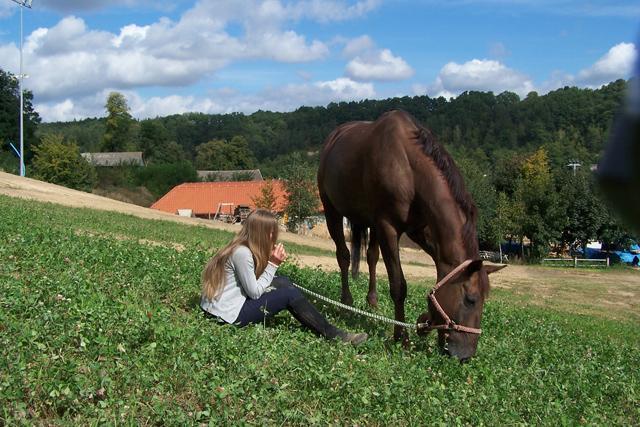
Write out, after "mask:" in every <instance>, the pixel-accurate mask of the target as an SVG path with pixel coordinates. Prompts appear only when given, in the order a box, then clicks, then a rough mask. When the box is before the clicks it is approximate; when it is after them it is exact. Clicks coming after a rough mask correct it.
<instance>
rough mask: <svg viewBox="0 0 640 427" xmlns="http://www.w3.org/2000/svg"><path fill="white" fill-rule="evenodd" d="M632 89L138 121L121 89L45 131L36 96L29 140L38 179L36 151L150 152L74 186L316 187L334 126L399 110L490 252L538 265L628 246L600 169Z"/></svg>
mask: <svg viewBox="0 0 640 427" xmlns="http://www.w3.org/2000/svg"><path fill="white" fill-rule="evenodd" d="M7 76H8V74H7V73H4V72H2V71H1V70H0V85H1V86H0V96H1V97H2V98H0V102H1V103H2V106H3V107H2V109H1V110H0V138H2V139H3V142H2V150H0V168H3V169H5V170H10V169H11V167H12V166H11V165H12V164H16V162H15V159H13V158H12V156H11V153H10V152H9V148H8V144H6V142H7V141H16V139H17V138H16V137H17V135H16V130H17V129H16V126H15V123H16V120H15V117H13V116H12V115H13V114H14V113H13V111H15V112H16V113H15V114H17V108H16V109H15V110H13V108H11V105H13V104H14V103H15V96H16V95H17V88H15V87H13V86H12V84H13V83H12V82H13V81H14V80H15V79H13V80H12V79H10V78H8V77H7ZM9 77H10V76H9ZM626 87H627V82H625V81H624V80H618V81H615V82H612V83H610V84H608V85H606V86H603V87H602V88H600V89H595V90H594V89H580V88H576V87H565V88H562V89H558V90H555V91H552V92H549V93H547V94H545V95H539V94H537V93H536V92H531V93H529V94H528V95H527V96H526V97H525V98H524V99H521V98H520V97H519V96H518V95H517V94H515V93H511V92H503V93H501V94H498V95H496V94H494V93H492V92H464V93H462V94H461V95H459V96H458V97H456V98H451V99H445V98H442V97H440V98H430V97H428V96H414V97H408V96H406V97H400V98H389V99H384V100H364V101H357V102H355V101H354V102H340V103H331V104H329V105H327V106H324V107H300V108H298V109H297V110H295V111H292V112H283V113H281V112H269V111H257V112H255V113H253V114H242V113H232V114H203V113H185V114H176V115H171V116H167V117H157V118H153V119H145V120H136V119H134V118H132V117H131V115H130V113H129V108H128V106H127V103H126V99H125V98H124V96H123V95H121V94H119V93H117V92H115V93H112V94H110V95H109V98H108V99H107V100H106V113H107V116H106V117H104V118H90V119H85V120H78V121H72V122H56V123H40V120H39V117H38V114H37V112H35V111H33V107H32V106H31V101H32V94H30V93H28V94H27V96H26V98H25V99H26V100H27V102H26V107H27V109H28V111H29V112H30V113H29V114H28V115H27V119H26V120H27V122H28V123H27V125H26V129H27V131H26V133H25V135H26V136H25V141H26V146H27V147H28V154H27V158H28V161H29V162H30V163H35V164H33V165H31V166H33V168H32V169H34V168H35V172H36V173H37V171H38V168H39V167H40V168H41V169H42V170H44V169H43V168H45V166H42V165H44V164H45V163H46V162H44V161H43V160H40V163H38V153H40V158H41V159H45V154H47V153H48V154H49V157H51V156H54V157H56V156H58V157H60V156H63V155H66V156H67V158H68V159H69V162H71V163H70V164H72V163H73V159H77V158H78V157H79V153H80V152H98V151H142V152H143V153H144V156H145V160H146V162H147V166H146V167H144V168H133V167H132V168H120V169H116V170H106V168H98V169H99V170H97V171H92V170H90V169H86V165H83V166H82V167H79V168H77V169H78V170H79V171H80V172H79V173H78V174H77V175H78V176H77V180H78V184H73V185H72V186H74V185H75V186H76V187H78V188H83V189H85V190H91V189H92V188H95V187H96V186H97V187H105V186H111V187H133V186H138V187H140V186H141V187H143V188H146V189H148V190H149V191H150V193H151V195H152V196H150V197H155V198H157V197H159V196H161V195H162V194H164V192H166V191H168V190H169V189H170V188H171V187H172V186H174V185H177V184H179V183H181V182H186V181H194V180H196V179H197V176H196V173H195V171H196V169H198V170H201V169H205V170H236V169H249V168H259V169H261V171H262V174H263V175H264V176H265V177H267V178H269V177H271V178H282V179H285V180H287V179H290V181H301V180H306V181H307V182H308V183H312V182H313V179H314V175H315V170H316V169H317V162H318V152H319V150H320V148H321V147H322V144H323V142H324V139H325V138H326V137H327V135H328V134H329V133H330V132H331V131H332V130H333V129H334V128H335V127H336V126H337V125H339V124H341V123H345V122H348V121H353V120H375V119H376V118H377V117H378V116H380V115H381V114H382V113H384V112H386V111H389V110H393V109H402V110H405V111H407V112H409V113H410V114H412V115H413V116H414V117H416V119H417V120H418V121H419V122H421V123H422V124H423V125H424V126H426V127H427V128H429V129H430V130H431V131H432V132H433V133H434V134H435V135H436V137H437V139H438V141H439V142H440V143H442V144H443V145H444V146H445V147H446V149H447V150H448V151H449V152H450V153H451V154H452V156H453V158H454V159H455V161H456V163H457V165H458V167H459V168H460V169H461V172H462V174H463V176H464V178H465V182H466V185H467V189H468V190H469V192H470V193H471V194H472V196H473V198H474V200H475V202H476V204H477V206H478V209H479V223H478V234H479V238H480V242H481V246H482V247H483V248H486V249H495V248H497V247H498V245H499V242H501V241H505V240H506V241H511V242H512V243H515V242H519V243H520V245H519V248H520V250H519V255H521V256H524V257H526V258H539V257H542V256H545V255H546V254H547V253H548V252H549V248H550V247H551V248H552V249H553V250H556V251H558V252H561V251H566V250H572V249H580V248H584V246H585V245H586V244H587V242H588V241H591V240H600V241H603V242H605V245H609V246H620V245H625V244H627V242H628V241H629V240H630V239H631V237H632V236H630V235H629V233H628V232H627V231H626V229H625V227H624V226H623V225H621V224H620V223H619V221H618V220H617V219H616V217H615V215H614V214H613V213H612V212H611V211H610V210H609V208H608V207H607V205H606V204H605V203H604V202H603V200H602V197H601V195H600V194H599V190H598V188H597V185H596V182H595V179H594V173H593V169H594V168H595V165H597V162H598V159H599V156H600V155H601V153H602V150H603V147H604V144H605V143H606V140H607V137H608V134H609V130H610V128H611V125H612V123H613V119H614V116H615V114H616V112H617V110H618V109H619V108H620V105H621V103H622V100H623V98H624V94H625V91H626ZM56 144H57V145H56ZM45 147H49V148H47V149H45ZM52 147H57V148H56V149H55V150H53V148H52ZM56 150H57V151H56ZM65 150H66V151H65ZM51 151H53V152H54V154H53V155H51V154H50V153H49V152H51ZM63 152H64V154H62V153H63ZM34 155H35V156H34ZM12 162H13V163H12ZM571 164H573V165H574V166H569V165H571ZM39 165H40V166H39ZM100 169H102V170H100ZM45 175H46V174H45V173H44V172H42V173H41V176H42V177H45ZM45 179H46V177H45ZM525 241H527V242H530V244H529V245H527V247H526V248H525V246H524V245H523V244H522V243H523V242H525Z"/></svg>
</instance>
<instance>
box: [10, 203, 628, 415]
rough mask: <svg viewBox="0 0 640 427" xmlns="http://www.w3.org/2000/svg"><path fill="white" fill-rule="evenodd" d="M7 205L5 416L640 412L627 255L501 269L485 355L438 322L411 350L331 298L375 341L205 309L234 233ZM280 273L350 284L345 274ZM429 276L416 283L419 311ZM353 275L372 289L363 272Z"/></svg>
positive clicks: (414, 306) (333, 288) (325, 286)
mask: <svg viewBox="0 0 640 427" xmlns="http://www.w3.org/2000/svg"><path fill="white" fill-rule="evenodd" d="M0 212H2V214H1V218H2V221H0V259H1V260H2V262H0V425H14V424H21V423H23V424H67V425H73V424H85V425H86V424H95V423H100V422H105V423H109V424H122V423H124V424H132V425H138V424H142V425H149V424H168V425H185V424H200V423H205V424H211V425H224V424H238V423H242V422H246V423H255V424H305V425H309V424H311V425H314V424H321V425H324V424H328V423H331V424H374V425H376V424H377V425H387V424H390V425H406V424H410V425H425V424H443V425H465V424H472V425H483V424H484V425H495V424H522V423H530V424H547V425H558V424H564V425H574V424H599V425H612V424H615V425H637V424H639V423H640V373H639V370H638V366H640V332H639V331H638V326H639V325H640V319H639V318H638V306H637V302H636V301H637V296H638V286H637V280H638V279H637V272H634V271H627V270H617V269H613V270H610V271H606V272H599V271H590V270H589V271H577V272H576V271H574V270H573V269H567V270H563V269H552V268H531V267H517V266H514V267H513V268H512V267H510V268H508V269H506V270H505V274H504V275H501V273H498V274H497V275H496V276H495V278H493V279H492V281H493V283H494V284H495V289H493V290H492V298H491V299H490V301H489V302H488V303H487V305H486V309H485V314H484V319H483V325H482V326H483V329H484V331H485V333H484V334H483V336H482V338H481V341H480V346H479V350H478V356H477V357H476V358H474V359H473V360H472V362H470V363H468V364H465V365H460V364H459V363H457V362H456V361H454V360H451V359H449V358H446V357H443V356H441V355H439V354H438V352H437V350H436V348H435V341H434V339H433V337H429V338H427V339H420V340H417V339H416V340H415V342H414V345H413V348H412V349H411V350H409V351H406V350H403V349H402V348H401V347H400V346H398V345H397V344H396V343H394V342H393V341H392V340H391V338H390V336H391V332H392V331H391V329H390V328H389V327H386V326H384V325H380V324H372V323H368V322H366V321H365V320H363V319H361V318H356V317H352V316H348V315H344V314H343V313H340V312H338V311H336V310H334V309H332V308H328V307H323V310H324V311H325V312H327V313H328V314H329V316H330V317H331V318H332V319H333V320H334V321H335V322H337V323H338V324H339V325H341V326H343V327H348V328H351V329H355V330H366V331H367V332H369V333H370V335H372V339H370V340H369V341H368V342H367V343H366V344H365V345H363V346H362V347H359V348H358V349H354V348H352V347H350V346H347V345H342V344H339V343H336V342H326V341H324V340H322V339H319V338H317V337H315V336H314V335H312V334H311V333H309V332H308V331H305V330H303V329H301V328H300V327H299V326H298V325H297V324H296V322H295V321H292V320H291V319H290V316H289V315H287V314H286V313H285V314H282V315H279V316H277V317H276V318H275V319H273V320H271V321H269V322H268V324H267V325H266V327H265V326H262V325H260V326H255V327H248V328H245V329H237V328H234V327H231V326H219V325H216V324H214V323H213V322H211V321H210V320H208V319H205V318H204V317H203V316H202V314H201V313H200V311H199V309H198V308H197V301H198V293H199V285H198V282H199V275H200V271H201V268H202V266H203V265H204V263H205V262H206V260H207V259H208V257H209V256H210V255H211V254H212V253H213V252H214V251H215V249H216V248H217V247H219V246H220V245H222V244H223V243H224V242H226V241H227V240H228V239H229V237H230V235H229V234H228V233H226V232H223V231H218V230H211V229H207V228H204V227H193V226H186V225H181V224H176V223H170V222H161V221H152V220H143V219H139V218H134V217H130V216H126V215H122V214H115V213H108V212H98V211H91V210H81V209H72V208H65V207H60V206H57V205H50V204H43V203H37V202H31V201H29V202H27V201H22V200H17V199H12V198H9V197H4V196H0ZM289 248H290V250H291V251H292V252H295V253H301V254H304V253H307V254H312V255H324V252H322V253H318V250H317V249H310V248H305V247H302V246H291V245H289ZM283 271H285V272H286V273H287V274H289V275H291V276H292V277H293V278H294V280H296V281H298V282H300V283H302V284H304V285H306V286H308V287H310V288H312V289H315V290H317V291H319V292H321V293H324V294H326V295H329V296H332V297H337V296H338V295H339V277H338V275H337V274H336V273H331V272H321V271H318V270H313V269H304V268H298V267H295V266H293V265H288V266H286V267H284V268H283ZM507 272H508V273H507ZM427 279H428V278H427ZM427 279H425V280H424V281H420V282H414V283H411V285H410V290H409V300H408V304H407V312H408V313H409V316H410V318H412V319H414V318H415V317H416V316H417V314H418V313H419V312H421V311H422V310H424V305H425V302H424V291H423V287H424V286H426V285H428V284H429V283H431V281H430V280H427ZM380 287H381V289H380V294H381V295H383V297H381V298H380V303H381V311H382V312H383V313H385V314H388V315H391V314H392V309H391V305H390V303H389V302H390V301H389V298H387V297H386V294H387V293H388V289H387V287H386V284H385V282H384V281H381V284H380ZM352 289H353V291H354V297H355V299H356V302H357V303H361V302H362V301H364V293H365V292H366V283H365V278H364V277H363V278H361V279H360V280H359V282H358V283H357V284H355V285H354V286H353V287H352Z"/></svg>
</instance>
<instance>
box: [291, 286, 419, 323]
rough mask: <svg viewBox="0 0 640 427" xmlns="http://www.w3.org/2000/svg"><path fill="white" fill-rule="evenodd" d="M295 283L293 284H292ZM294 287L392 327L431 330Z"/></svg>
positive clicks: (301, 287) (303, 288) (300, 287)
mask: <svg viewBox="0 0 640 427" xmlns="http://www.w3.org/2000/svg"><path fill="white" fill-rule="evenodd" d="M292 283H293V282H292ZM293 286H295V287H296V288H298V289H300V290H301V291H303V292H306V293H308V294H309V295H311V296H313V297H316V298H318V299H320V300H322V301H324V302H328V303H329V304H333V305H335V306H336V307H340V308H343V309H345V310H347V311H351V312H353V313H357V314H360V315H362V316H365V317H369V318H371V319H374V320H378V321H380V322H384V323H390V324H392V325H397V326H402V327H403V328H412V329H416V328H430V327H431V324H430V323H429V322H427V323H417V324H416V323H405V322H400V321H399V320H395V319H389V318H388V317H384V316H381V315H379V314H375V313H369V312H368V311H364V310H360V309H359V308H355V307H351V306H350V305H347V304H343V303H341V302H338V301H334V300H332V299H330V298H327V297H325V296H324V295H320V294H318V293H315V292H313V291H311V290H309V289H307V288H305V287H304V286H300V285H298V284H297V283H293Z"/></svg>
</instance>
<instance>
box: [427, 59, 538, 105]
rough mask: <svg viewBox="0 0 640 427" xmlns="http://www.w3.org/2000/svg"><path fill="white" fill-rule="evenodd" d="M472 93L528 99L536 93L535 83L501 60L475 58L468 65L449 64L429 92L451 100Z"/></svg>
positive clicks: (443, 68) (466, 63)
mask: <svg viewBox="0 0 640 427" xmlns="http://www.w3.org/2000/svg"><path fill="white" fill-rule="evenodd" d="M468 90H479V91H493V92H495V93H500V92H503V91H505V90H508V91H511V92H515V93H517V94H518V95H520V96H524V95H526V94H527V93H529V92H530V91H532V90H534V84H533V81H532V80H531V79H530V78H529V77H527V76H526V75H524V74H522V73H520V72H518V71H516V70H513V69H511V68H509V67H507V66H505V65H504V64H502V63H501V62H499V61H494V60H488V59H472V60H471V61H467V62H465V63H464V64H458V63H456V62H449V63H447V64H446V65H445V66H444V67H442V69H441V70H440V73H439V74H438V77H436V81H435V83H434V84H433V85H431V87H430V88H429V89H428V92H429V94H430V95H432V96H445V97H450V96H455V95H458V94H460V93H462V92H464V91H468Z"/></svg>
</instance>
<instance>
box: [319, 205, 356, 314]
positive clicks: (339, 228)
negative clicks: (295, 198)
mask: <svg viewBox="0 0 640 427" xmlns="http://www.w3.org/2000/svg"><path fill="white" fill-rule="evenodd" d="M322 204H323V205H324V216H325V218H326V219H327V228H328V229H329V234H330V235H331V238H332V239H333V241H334V242H335V244H336V259H337V260H338V266H339V267H340V279H341V282H342V295H341V297H340V300H341V301H342V303H343V304H348V305H353V297H352V296H351V291H350V290H349V263H350V261H351V258H350V256H349V248H347V243H346V242H345V240H344V226H343V224H342V221H343V216H342V215H341V214H340V213H339V212H338V211H337V210H336V209H335V208H334V207H333V206H332V205H331V204H330V203H328V202H327V201H326V200H324V199H323V200H322Z"/></svg>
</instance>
